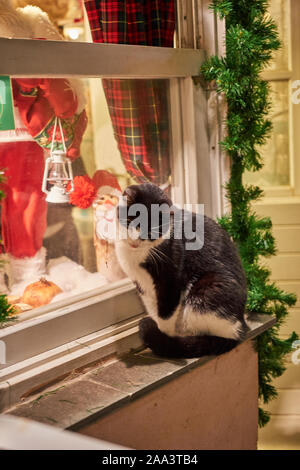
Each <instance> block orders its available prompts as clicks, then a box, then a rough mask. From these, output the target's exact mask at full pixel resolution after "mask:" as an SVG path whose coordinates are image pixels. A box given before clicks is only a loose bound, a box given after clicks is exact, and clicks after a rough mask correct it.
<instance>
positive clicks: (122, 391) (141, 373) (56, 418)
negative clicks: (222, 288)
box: [7, 315, 276, 430]
mask: <svg viewBox="0 0 300 470" xmlns="http://www.w3.org/2000/svg"><path fill="white" fill-rule="evenodd" d="M251 323H252V328H251V331H250V332H249V333H248V335H247V338H246V339H245V341H244V342H246V341H249V340H251V339H253V338H255V337H256V336H258V335H260V334H261V333H263V332H264V331H265V330H267V329H268V328H271V327H272V326H273V325H274V324H275V323H276V319H275V318H274V317H271V316H269V315H259V316H257V317H255V318H254V317H252V322H251ZM242 345H243V343H241V345H239V346H238V347H237V348H235V349H234V350H233V351H231V352H230V353H232V352H234V351H236V352H238V349H239V348H240V347H241V346H242ZM230 353H227V354H230ZM221 357H222V356H218V357H214V356H205V357H201V358H195V359H182V360H177V359H176V360H173V359H170V360H163V359H161V358H158V357H157V356H154V355H153V354H152V352H151V351H150V350H143V351H139V352H132V353H130V354H127V355H125V356H122V357H121V358H119V359H118V360H115V361H114V362H111V363H109V364H108V365H104V366H101V367H99V366H98V367H94V368H91V369H90V370H89V371H88V372H85V373H83V374H81V375H79V376H77V377H76V378H75V379H73V380H67V381H63V382H60V383H58V384H56V385H55V386H52V387H49V388H48V389H46V390H45V391H44V392H43V393H41V394H39V395H35V396H34V397H31V398H30V399H29V400H28V401H26V402H25V403H20V404H18V405H17V406H15V407H13V408H11V409H9V410H8V411H7V413H9V414H13V415H16V416H22V417H25V418H30V419H32V420H36V421H40V422H44V423H48V424H53V425H55V426H58V427H60V428H65V429H72V430H77V429H80V428H81V427H83V426H85V425H87V424H88V423H90V422H93V421H94V420H95V419H99V417H101V416H103V415H105V414H108V413H110V412H111V411H113V410H116V409H118V408H120V407H121V406H123V405H125V404H128V403H130V402H132V401H133V400H135V399H137V398H139V397H141V396H142V395H144V394H146V393H147V392H149V391H152V390H154V389H156V388H158V387H160V386H161V385H163V384H165V383H167V382H169V381H171V380H173V379H175V378H176V377H179V376H181V375H183V374H185V373H186V372H189V371H191V370H193V369H195V368H198V367H201V366H203V365H204V364H206V363H207V362H210V361H214V360H218V359H219V358H221Z"/></svg>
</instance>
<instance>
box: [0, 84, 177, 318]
mask: <svg viewBox="0 0 300 470" xmlns="http://www.w3.org/2000/svg"><path fill="white" fill-rule="evenodd" d="M2 79H3V77H0V80H2ZM3 80H4V79H3ZM4 82H5V86H10V85H8V84H9V81H8V82H7V80H6V81H5V80H4V81H3V83H4ZM11 91H12V95H13V96H12V104H13V113H14V117H15V129H14V128H12V127H14V126H11V122H10V121H9V115H6V114H4V115H2V118H1V122H0V129H2V130H0V169H2V170H4V173H5V177H6V182H5V183H4V184H3V185H2V188H3V190H4V192H5V193H6V198H5V199H4V200H3V201H2V204H1V238H2V254H1V255H0V258H1V259H2V261H3V262H4V264H3V266H2V268H1V274H0V291H1V292H4V291H5V289H7V290H8V294H9V296H10V300H11V301H13V302H16V303H17V304H18V308H19V309H20V311H23V310H24V311H26V310H27V309H31V308H34V307H38V306H41V305H45V304H48V303H50V302H52V303H53V306H54V304H55V302H56V301H58V300H63V299H67V300H68V299H70V301H71V300H72V297H73V296H74V295H75V294H81V293H85V292H87V291H89V290H91V289H95V288H98V287H101V286H102V285H107V284H110V283H112V282H114V281H116V280H119V279H122V278H123V277H124V274H123V273H122V271H121V269H120V267H119V265H118V262H117V260H116V256H115V252H114V243H113V240H110V241H107V237H106V235H105V234H106V230H107V226H109V225H110V224H113V223H114V209H115V206H116V204H117V202H118V197H119V195H120V194H121V192H122V191H123V190H124V189H125V188H126V187H127V186H128V185H129V184H132V183H142V182H148V181H149V182H154V183H156V184H159V185H161V186H163V188H164V189H166V190H167V191H168V190H169V188H170V184H171V175H170V145H171V142H170V141H171V133H170V129H169V99H168V96H169V82H168V80H110V79H106V80H104V81H103V82H102V81H101V80H100V79H86V80H84V81H80V80H78V79H75V78H72V79H66V80H64V79H21V78H18V79H12V80H11ZM6 116H7V117H6ZM57 116H60V117H61V119H60V120H57V119H56V118H57ZM60 124H61V125H62V127H61V128H60ZM1 126H2V127H1ZM55 126H56V127H55ZM61 131H62V132H63V135H64V140H65V145H66V148H67V156H68V158H66V159H65V160H64V158H63V155H62V154H61V152H62V151H63V139H62V136H61ZM53 135H54V136H55V138H54V140H53ZM51 147H52V150H51ZM50 154H51V155H52V157H53V159H54V160H53V161H52V162H50V163H49V167H48V171H47V174H46V176H47V178H48V179H47V181H46V183H45V184H46V186H45V189H46V190H47V191H48V192H49V193H50V194H48V195H47V199H48V201H47V200H46V194H44V193H43V192H42V189H41V188H42V182H43V174H44V172H45V162H46V161H47V159H48V158H49V156H50ZM71 161H72V163H71V166H72V171H73V176H74V184H75V183H76V184H75V190H74V191H73V192H71V194H70V198H71V200H72V202H73V204H70V202H68V196H66V200H65V199H64V198H65V195H64V196H63V197H62V196H61V195H62V193H63V189H64V190H66V192H68V191H70V190H71V188H72V183H70V182H69V176H70V174H69V169H68V166H69V163H68V162H71ZM78 176H84V178H83V179H82V178H78ZM93 191H94V193H93ZM74 198H75V199H74ZM83 205H84V206H86V208H82V206H83ZM78 206H80V207H78ZM40 279H42V280H40ZM32 283H38V284H35V285H34V286H31V284H32ZM51 283H53V284H55V285H52V284H51ZM28 286H30V288H28ZM24 293H25V294H24Z"/></svg>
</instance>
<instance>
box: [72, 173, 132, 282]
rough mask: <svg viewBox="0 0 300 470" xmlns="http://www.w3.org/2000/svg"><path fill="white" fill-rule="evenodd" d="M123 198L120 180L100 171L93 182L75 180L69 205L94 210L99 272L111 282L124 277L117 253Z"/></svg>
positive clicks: (81, 179)
mask: <svg viewBox="0 0 300 470" xmlns="http://www.w3.org/2000/svg"><path fill="white" fill-rule="evenodd" d="M121 195H122V192H121V188H120V186H119V183H118V180H117V178H116V177H115V176H114V175H112V174H111V173H109V172H108V171H106V170H97V171H96V173H95V174H94V176H93V179H90V178H89V177H88V176H87V175H85V176H77V177H75V178H74V191H73V192H72V193H71V194H70V202H71V203H72V204H74V205H76V206H77V207H80V208H81V209H87V208H88V207H90V206H91V205H92V207H93V211H94V245H95V251H96V258H97V269H98V272H99V273H100V274H102V275H103V276H104V277H105V279H106V280H107V281H109V282H114V281H117V280H119V279H123V278H124V277H125V274H124V273H123V271H122V269H121V267H120V265H119V262H118V260H117V257H116V254H115V240H116V236H117V233H116V207H117V204H118V202H119V197H120V196H121Z"/></svg>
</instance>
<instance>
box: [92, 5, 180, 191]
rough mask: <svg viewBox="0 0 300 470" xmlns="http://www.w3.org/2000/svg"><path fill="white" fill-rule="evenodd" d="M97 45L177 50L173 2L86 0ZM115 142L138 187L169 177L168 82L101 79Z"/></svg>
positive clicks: (166, 179) (162, 180)
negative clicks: (157, 47) (174, 44)
mask: <svg viewBox="0 0 300 470" xmlns="http://www.w3.org/2000/svg"><path fill="white" fill-rule="evenodd" d="M85 7H86V11H87V14H88V18H89V23H90V27H91V32H92V37H93V41H94V42H106V43H118V44H135V45H150V46H161V47H172V46H173V34H174V28H175V5H174V0H85ZM102 83H103V88H104V92H105V95H106V99H107V103H108V108H109V112H110V117H111V120H112V124H113V128H114V134H115V138H116V140H117V142H118V147H119V150H120V153H121V156H122V159H123V161H124V165H125V167H126V170H127V171H128V173H129V174H130V175H131V176H132V177H133V178H134V179H135V180H136V181H137V182H139V183H142V182H147V181H151V182H154V183H156V184H163V183H166V182H167V181H168V177H169V175H170V164H169V146H170V145H169V144H170V141H169V117H168V81H167V80H117V79H105V80H102Z"/></svg>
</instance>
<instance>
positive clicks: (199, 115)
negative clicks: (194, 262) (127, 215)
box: [0, 0, 228, 411]
mask: <svg viewBox="0 0 300 470" xmlns="http://www.w3.org/2000/svg"><path fill="white" fill-rule="evenodd" d="M209 3H210V2H209V0H192V2H190V0H184V1H178V2H177V4H178V5H179V6H178V9H177V14H178V25H179V27H178V31H179V32H178V37H177V48H174V49H172V48H160V47H149V46H131V45H112V44H93V43H69V42H56V41H38V40H28V39H24V40H21V39H4V38H0V51H1V61H0V75H10V76H12V77H18V76H22V77H40V76H44V77H45V76H46V77H55V78H58V77H68V76H74V75H75V76H77V77H88V78H90V77H99V78H165V79H170V103H171V106H170V120H171V127H172V157H171V170H172V177H173V185H174V189H173V200H175V201H176V202H177V203H179V204H184V203H203V202H204V201H206V202H207V207H206V213H208V215H211V216H219V215H221V214H222V213H223V212H224V210H225V202H224V194H223V193H222V185H223V183H224V181H225V180H226V177H227V173H228V160H227V159H226V157H225V156H224V155H223V154H222V152H221V150H220V148H219V146H218V142H219V140H220V138H221V134H222V132H223V130H222V126H221V123H222V121H223V117H224V112H225V111H226V110H225V108H224V105H222V103H221V102H220V100H219V97H218V96H217V94H216V92H215V90H214V89H205V87H203V86H200V85H194V82H193V77H197V76H199V71H200V66H201V63H203V61H204V60H205V56H206V54H205V53H204V49H206V51H207V52H208V54H211V53H219V52H222V47H221V46H220V44H221V43H222V40H223V39H222V37H224V24H222V23H221V22H219V21H217V20H216V18H215V17H214V14H213V13H212V12H211V10H209V8H208V6H209ZM191 31H192V32H191ZM199 47H201V49H198V48H199ZM209 115H210V118H208V116H209ZM144 313H145V309H144V307H143V305H142V303H141V301H140V299H139V297H138V296H137V294H136V291H135V287H134V285H133V284H132V283H131V281H130V280H128V279H124V280H121V281H118V282H116V283H115V284H113V286H102V287H101V288H99V289H95V290H93V291H90V292H86V293H84V294H81V295H78V296H74V297H73V298H72V299H71V300H65V301H60V302H56V303H55V304H50V305H47V306H44V307H40V308H38V309H34V310H32V311H30V312H27V313H23V314H22V321H20V322H18V323H16V324H12V325H11V326H7V327H5V328H4V329H2V330H0V340H2V341H4V342H5V345H6V352H7V358H6V364H5V365H4V366H3V365H2V366H1V365H0V398H1V393H3V394H4V395H5V396H9V399H8V400H9V404H7V403H6V402H5V403H4V405H3V406H5V407H7V406H10V405H12V404H13V403H15V402H16V401H17V400H18V399H19V398H20V397H21V396H22V395H23V394H24V393H28V390H29V389H32V388H34V387H38V386H40V384H41V383H44V382H47V381H49V380H53V379H54V378H57V377H58V376H60V375H63V374H65V373H68V372H70V371H71V370H73V369H75V368H77V367H81V366H84V365H87V364H89V363H91V362H93V361H94V360H99V359H101V357H105V356H107V355H108V354H111V353H118V352H121V351H124V350H126V349H129V348H130V347H135V346H137V345H138V344H139V340H138V336H137V331H138V321H139V319H140V318H141V317H142V316H143V315H144ZM4 401H5V400H4ZM0 411H1V399H0Z"/></svg>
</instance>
